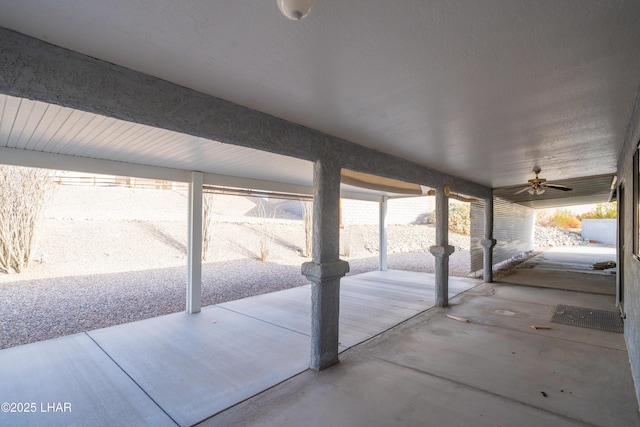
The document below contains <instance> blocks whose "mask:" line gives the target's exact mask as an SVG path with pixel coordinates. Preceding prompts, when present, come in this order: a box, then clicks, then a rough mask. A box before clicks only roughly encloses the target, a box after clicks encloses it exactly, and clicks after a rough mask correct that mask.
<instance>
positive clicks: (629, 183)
mask: <svg viewBox="0 0 640 427" xmlns="http://www.w3.org/2000/svg"><path fill="white" fill-rule="evenodd" d="M638 142H640V91H639V92H638V96H637V97H636V103H635V107H634V112H633V115H632V117H631V121H630V126H629V129H628V130H627V135H626V137H625V143H624V147H623V148H622V150H621V152H620V156H619V157H618V183H622V185H624V200H623V201H622V204H623V205H624V206H618V211H620V210H624V227H623V230H624V243H625V244H624V248H625V250H624V253H623V252H622V248H621V245H618V254H619V256H622V257H624V259H623V265H624V271H623V279H624V294H623V301H622V304H623V308H624V311H625V313H626V319H625V322H624V337H625V341H626V343H627V350H628V352H629V362H630V364H631V372H632V374H633V379H634V381H635V387H636V397H637V398H638V403H639V404H640V261H639V260H638V259H637V258H636V257H635V256H634V254H633V240H634V236H633V209H634V203H633V188H634V176H633V175H634V173H633V172H634V171H633V155H634V153H635V151H636V148H637V147H638ZM619 203H620V202H619Z"/></svg>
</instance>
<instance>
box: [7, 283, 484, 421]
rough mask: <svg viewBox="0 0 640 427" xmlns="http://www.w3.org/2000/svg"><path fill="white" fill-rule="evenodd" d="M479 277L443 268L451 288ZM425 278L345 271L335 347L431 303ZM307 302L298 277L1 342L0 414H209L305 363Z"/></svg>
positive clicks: (173, 417)
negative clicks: (252, 293) (166, 309)
mask: <svg viewBox="0 0 640 427" xmlns="http://www.w3.org/2000/svg"><path fill="white" fill-rule="evenodd" d="M478 283H480V281H479V280H475V279H465V278H455V277H452V278H451V280H450V296H451V297H453V296H454V295H456V294H458V293H460V292H463V291H465V290H467V289H469V288H471V287H473V286H476V285H477V284H478ZM434 289H435V285H434V277H433V275H431V274H426V273H413V272H404V271H386V272H371V273H365V274H361V275H354V276H349V277H346V278H344V279H343V281H342V286H341V316H340V327H341V329H340V346H341V347H340V348H341V350H342V351H344V350H347V349H348V348H350V347H353V346H355V345H357V344H359V343H362V342H364V341H366V340H368V339H370V338H371V337H373V336H375V335H378V334H380V333H381V332H384V331H385V330H388V329H389V328H392V327H393V326H395V325H398V324H399V323H401V322H403V321H406V320H407V319H410V318H412V317H415V316H416V315H418V314H419V313H420V312H423V311H424V310H427V309H428V308H430V307H432V306H433V304H434V300H435V290H434ZM310 313H311V295H310V286H303V287H300V288H293V289H289V290H286V291H281V292H275V293H271V294H264V295H259V296H256V297H252V298H247V299H243V300H238V301H232V302H228V303H224V304H219V305H216V306H211V307H205V308H204V309H203V310H202V312H201V313H199V314H196V315H189V314H186V313H176V314H171V315H167V316H161V317H157V318H153V319H147V320H143V321H138V322H133V323H128V324H123V325H118V326H114V327H110V328H105V329H100V330H95V331H90V332H87V333H83V334H76V335H70V336H67V337H61V338H58V339H53V340H48V341H43V342H39V343H34V344H27V345H23V346H19V347H13V348H8V349H5V350H1V351H0V404H2V408H1V409H2V411H1V412H0V425H11V426H17V425H29V426H34V425H36V426H37V425H42V426H53V425H65V426H70V425H82V426H84V425H92V426H99V425H105V426H109V425H119V426H120V425H135V426H139V425H152V426H162V425H181V426H190V425H194V424H197V423H198V422H201V421H203V420H207V419H208V420H209V422H213V423H214V424H215V421H213V419H212V418H211V417H212V416H214V415H215V414H217V413H220V412H221V411H224V410H225V409H227V408H230V407H232V406H233V405H236V404H238V403H239V402H242V401H244V400H246V399H248V398H250V397H252V396H254V395H256V394H258V393H260V392H262V391H264V390H267V389H269V388H271V387H273V386H276V385H277V384H279V383H282V382H283V381H286V380H288V379H289V378H292V377H294V376H296V375H298V374H300V373H302V372H305V371H306V370H307V367H308V364H309V350H310V338H309V333H310V324H311V314H310ZM3 402H6V403H7V404H8V406H7V404H5V403H3Z"/></svg>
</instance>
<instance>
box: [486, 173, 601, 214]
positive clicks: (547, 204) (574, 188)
mask: <svg viewBox="0 0 640 427" xmlns="http://www.w3.org/2000/svg"><path fill="white" fill-rule="evenodd" d="M613 179H614V175H599V176H591V177H585V178H576V179H566V180H557V181H553V182H551V181H550V182H548V183H549V184H559V185H563V186H565V187H569V188H571V191H561V190H554V189H552V188H547V189H546V191H545V192H544V193H543V194H540V195H531V194H529V193H528V192H526V191H525V192H522V193H520V194H515V193H517V192H518V191H520V190H522V189H523V188H525V187H526V186H527V185H526V183H524V184H522V185H519V186H515V187H505V188H496V189H494V190H493V195H494V196H495V197H500V198H502V199H505V200H509V201H511V202H514V203H518V204H521V205H523V206H528V207H531V208H536V209H545V208H555V207H559V206H570V205H584V204H589V203H601V202H606V201H608V199H609V196H610V195H611V192H612V190H611V186H612V182H613Z"/></svg>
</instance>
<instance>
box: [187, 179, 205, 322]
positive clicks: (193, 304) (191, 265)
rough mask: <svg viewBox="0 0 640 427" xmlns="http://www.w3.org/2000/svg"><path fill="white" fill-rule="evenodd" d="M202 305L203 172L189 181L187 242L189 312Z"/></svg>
mask: <svg viewBox="0 0 640 427" xmlns="http://www.w3.org/2000/svg"><path fill="white" fill-rule="evenodd" d="M201 306H202V172H192V173H191V182H189V238H188V242H187V313H199V312H200V308H201Z"/></svg>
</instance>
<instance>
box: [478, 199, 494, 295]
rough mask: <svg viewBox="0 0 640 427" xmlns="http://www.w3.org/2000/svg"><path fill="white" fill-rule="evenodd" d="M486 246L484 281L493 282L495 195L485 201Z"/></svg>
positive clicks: (483, 244) (484, 246)
mask: <svg viewBox="0 0 640 427" xmlns="http://www.w3.org/2000/svg"><path fill="white" fill-rule="evenodd" d="M480 243H481V244H482V247H483V248H484V254H483V255H484V257H483V269H482V271H483V273H484V281H485V282H487V283H491V282H493V247H494V246H495V245H496V239H494V238H493V197H490V198H489V199H487V200H485V201H484V239H483V240H482V242H480Z"/></svg>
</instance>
